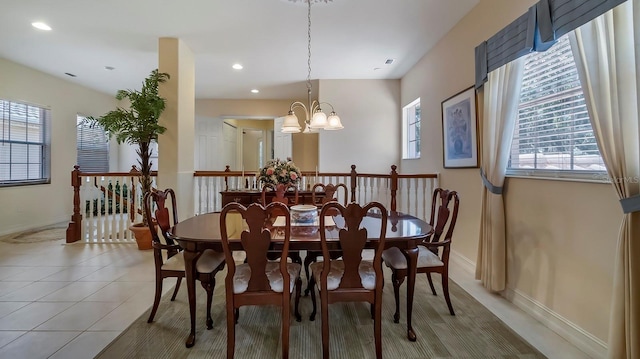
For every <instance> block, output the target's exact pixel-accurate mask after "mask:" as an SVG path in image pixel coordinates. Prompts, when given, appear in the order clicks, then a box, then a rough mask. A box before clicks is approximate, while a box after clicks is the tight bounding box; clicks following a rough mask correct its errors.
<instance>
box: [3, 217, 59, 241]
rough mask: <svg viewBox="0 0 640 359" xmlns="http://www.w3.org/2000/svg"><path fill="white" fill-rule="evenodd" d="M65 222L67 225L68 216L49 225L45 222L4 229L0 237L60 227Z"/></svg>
mask: <svg viewBox="0 0 640 359" xmlns="http://www.w3.org/2000/svg"><path fill="white" fill-rule="evenodd" d="M65 222H66V223H69V216H65V217H64V218H60V219H59V220H58V221H53V222H50V223H46V222H45V223H38V224H33V223H28V224H25V225H21V226H15V227H4V228H3V230H0V237H1V236H6V235H9V234H14V233H19V232H26V231H32V230H38V229H42V228H47V227H53V226H56V227H57V226H62V224H63V223H65Z"/></svg>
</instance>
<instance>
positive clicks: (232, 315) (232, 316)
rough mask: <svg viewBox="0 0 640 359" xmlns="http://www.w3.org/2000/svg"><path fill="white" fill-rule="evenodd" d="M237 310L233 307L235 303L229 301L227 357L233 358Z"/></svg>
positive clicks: (228, 358)
mask: <svg viewBox="0 0 640 359" xmlns="http://www.w3.org/2000/svg"><path fill="white" fill-rule="evenodd" d="M227 298H228V297H227ZM237 310H238V309H233V303H227V359H233V355H234V351H235V347H236V332H235V330H236V328H235V322H237V316H236V313H237ZM234 321H235V322H234Z"/></svg>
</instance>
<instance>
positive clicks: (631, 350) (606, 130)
mask: <svg viewBox="0 0 640 359" xmlns="http://www.w3.org/2000/svg"><path fill="white" fill-rule="evenodd" d="M570 40H571V47H572V51H573V54H574V57H575V60H576V65H577V67H578V73H579V75H580V81H581V83H582V88H583V90H584V94H585V99H586V102H587V108H588V109H589V116H590V118H591V124H592V125H593V130H594V133H595V136H596V139H597V141H598V148H599V149H600V152H601V153H602V157H603V159H604V162H605V164H606V166H607V171H608V173H609V176H610V178H611V180H612V184H613V186H614V187H615V190H616V192H617V194H618V197H619V198H620V199H624V198H629V197H633V196H636V195H638V194H640V191H639V184H638V181H639V179H640V140H639V137H640V132H639V126H638V112H639V110H640V106H639V104H640V101H639V100H640V99H639V98H638V94H639V93H640V81H639V79H638V74H640V61H639V60H640V0H633V1H627V2H625V3H624V4H622V5H620V6H618V7H616V8H614V9H613V10H611V11H609V12H607V13H605V14H604V15H602V16H600V17H598V18H596V19H594V20H593V21H591V22H590V23H588V24H586V25H584V26H582V27H581V28H579V29H576V30H575V32H574V34H570ZM621 212H622V211H621ZM602 240H604V241H610V242H611V244H612V245H613V243H615V242H616V240H617V251H616V257H615V274H614V286H613V297H612V302H611V317H610V322H609V342H608V357H609V358H616V359H622V358H640V212H632V213H626V214H623V216H622V224H621V226H620V233H619V236H618V238H617V239H616V238H602Z"/></svg>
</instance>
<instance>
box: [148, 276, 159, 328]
mask: <svg viewBox="0 0 640 359" xmlns="http://www.w3.org/2000/svg"><path fill="white" fill-rule="evenodd" d="M161 295H162V278H157V277H156V296H155V298H154V299H153V308H151V314H149V319H147V323H151V322H153V317H155V316H156V311H158V305H160V297H161Z"/></svg>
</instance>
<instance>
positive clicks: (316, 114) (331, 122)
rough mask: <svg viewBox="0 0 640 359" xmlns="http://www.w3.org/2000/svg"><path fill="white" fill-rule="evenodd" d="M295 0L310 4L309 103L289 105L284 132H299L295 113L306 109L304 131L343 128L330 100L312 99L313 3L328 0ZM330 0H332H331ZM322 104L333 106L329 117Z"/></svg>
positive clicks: (308, 16)
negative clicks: (319, 100) (321, 106)
mask: <svg viewBox="0 0 640 359" xmlns="http://www.w3.org/2000/svg"><path fill="white" fill-rule="evenodd" d="M291 1H293V2H296V1H304V2H306V3H307V5H308V11H307V20H308V23H307V24H308V27H307V40H308V41H307V50H308V57H307V64H308V72H307V104H306V105H305V104H304V103H302V102H300V101H295V102H293V103H292V104H291V106H289V113H288V114H287V116H285V118H284V121H283V123H282V132H283V133H298V132H300V131H301V130H302V127H301V126H300V122H299V120H298V116H296V114H295V110H297V109H298V110H302V111H304V116H305V119H304V126H305V128H304V131H303V132H304V133H313V132H317V130H320V129H323V130H341V129H343V128H344V127H343V126H342V122H341V121H340V117H339V116H338V114H336V111H335V110H334V109H333V106H332V105H331V104H330V103H328V102H318V101H316V100H313V101H312V100H311V4H312V3H315V2H325V3H326V2H327V1H328V0H315V1H314V0H291ZM329 1H330V0H329ZM320 105H327V106H329V107H331V113H330V114H329V116H328V117H327V114H325V113H324V111H322V108H320Z"/></svg>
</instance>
